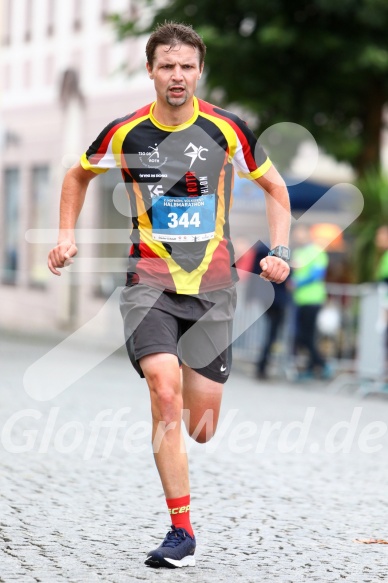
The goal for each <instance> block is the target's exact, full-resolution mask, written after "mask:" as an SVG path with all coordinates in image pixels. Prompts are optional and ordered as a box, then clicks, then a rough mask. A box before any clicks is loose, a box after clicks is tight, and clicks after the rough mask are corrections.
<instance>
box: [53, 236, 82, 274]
mask: <svg viewBox="0 0 388 583" xmlns="http://www.w3.org/2000/svg"><path fill="white" fill-rule="evenodd" d="M77 252H78V249H77V247H76V246H75V244H74V243H73V242H72V241H70V240H65V241H61V243H58V245H57V246H56V247H54V248H53V249H51V251H50V253H49V254H48V262H47V265H48V268H49V270H50V271H51V272H52V273H53V274H54V275H61V272H60V271H58V269H57V268H60V269H61V268H62V267H66V266H67V265H70V264H71V263H73V260H72V259H71V258H72V257H74V256H75V255H77Z"/></svg>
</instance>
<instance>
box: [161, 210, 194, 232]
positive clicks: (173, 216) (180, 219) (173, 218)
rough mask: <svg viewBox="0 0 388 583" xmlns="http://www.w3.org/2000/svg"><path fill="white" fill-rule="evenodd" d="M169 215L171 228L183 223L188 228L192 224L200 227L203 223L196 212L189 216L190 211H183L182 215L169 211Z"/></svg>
mask: <svg viewBox="0 0 388 583" xmlns="http://www.w3.org/2000/svg"><path fill="white" fill-rule="evenodd" d="M167 216H168V218H169V219H170V221H169V222H168V223H167V225H168V227H169V228H170V229H175V228H176V227H178V225H181V226H182V227H184V228H188V227H189V226H190V225H192V226H193V227H196V228H199V227H200V225H201V220H200V217H199V213H194V214H193V215H192V216H191V217H190V216H189V213H183V214H181V215H180V216H178V214H177V213H169V214H168V215H167Z"/></svg>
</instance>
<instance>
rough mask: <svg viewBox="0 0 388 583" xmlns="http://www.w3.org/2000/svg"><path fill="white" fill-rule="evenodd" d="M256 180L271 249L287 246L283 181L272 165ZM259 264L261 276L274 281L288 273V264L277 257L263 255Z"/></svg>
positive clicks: (287, 202)
mask: <svg viewBox="0 0 388 583" xmlns="http://www.w3.org/2000/svg"><path fill="white" fill-rule="evenodd" d="M256 182H257V184H258V185H259V186H260V188H262V189H263V191H264V194H265V202H266V210H267V221H268V227H269V234H270V240H271V249H273V248H274V247H277V246H278V245H284V246H285V247H288V245H289V235H290V224H291V208H290V199H289V196H288V191H287V187H286V185H285V182H284V180H283V178H282V177H281V176H280V174H279V172H278V171H277V170H276V168H275V167H274V166H273V165H271V166H270V168H269V169H268V170H267V172H266V173H265V174H263V176H260V177H259V178H256ZM260 266H261V268H262V270H263V272H262V274H261V277H262V278H263V279H266V280H267V281H272V282H274V283H281V282H282V281H284V280H285V279H286V278H287V277H288V275H289V273H290V267H289V265H288V264H287V263H286V261H283V259H280V258H279V257H274V256H269V257H265V258H264V259H262V260H261V262H260Z"/></svg>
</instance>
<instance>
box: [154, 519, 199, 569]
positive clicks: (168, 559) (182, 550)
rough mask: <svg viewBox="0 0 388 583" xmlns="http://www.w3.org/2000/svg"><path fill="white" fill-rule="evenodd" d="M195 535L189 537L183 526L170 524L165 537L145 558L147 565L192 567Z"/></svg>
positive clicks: (172, 567)
mask: <svg viewBox="0 0 388 583" xmlns="http://www.w3.org/2000/svg"><path fill="white" fill-rule="evenodd" d="M194 552H195V536H194V537H191V536H190V535H189V533H188V532H187V530H185V529H184V528H176V527H175V526H174V525H172V526H171V530H170V531H169V532H168V533H167V535H166V538H165V539H164V541H163V542H162V544H161V545H160V547H158V548H157V549H155V550H154V551H150V552H149V553H148V556H147V558H146V560H145V564H146V565H148V566H149V567H154V568H158V567H167V568H168V569H175V568H177V567H194V566H195V559H194Z"/></svg>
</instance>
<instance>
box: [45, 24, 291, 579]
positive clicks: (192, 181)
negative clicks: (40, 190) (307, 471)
mask: <svg viewBox="0 0 388 583" xmlns="http://www.w3.org/2000/svg"><path fill="white" fill-rule="evenodd" d="M205 52H206V47H205V45H204V43H203V41H202V39H201V37H200V36H199V35H198V34H197V33H196V32H195V31H194V30H193V29H192V28H191V27H189V26H185V25H182V24H178V23H173V22H172V23H165V24H163V25H161V26H159V27H158V28H157V29H156V30H155V31H154V32H153V33H152V34H151V36H150V38H149V41H148V43H147V47H146V56H147V65H146V66H147V71H148V75H149V77H150V79H152V80H153V82H154V86H155V91H156V101H155V102H154V103H152V104H150V105H146V106H145V107H142V108H141V109H139V110H137V111H135V112H134V113H131V114H129V115H126V116H125V117H122V118H120V119H116V120H115V121H113V122H112V123H111V124H109V125H108V126H107V127H106V128H105V129H104V130H103V131H102V132H101V133H100V135H99V136H98V137H97V139H96V140H95V142H93V144H92V145H91V146H90V147H89V149H88V150H87V152H86V153H85V154H84V155H83V156H82V158H81V161H80V164H77V165H75V166H74V167H73V168H71V169H70V170H69V171H68V172H67V174H66V176H65V179H64V183H63V188H62V195H61V212H60V230H59V239H58V244H57V246H56V247H55V248H54V249H52V250H51V251H50V253H49V259H48V265H49V268H50V270H51V271H52V272H53V273H54V274H56V275H60V272H59V271H58V268H61V267H64V265H65V262H66V261H71V258H72V257H73V256H74V255H75V254H76V253H77V247H76V242H75V238H74V228H75V225H76V221H77V218H78V216H79V213H80V211H81V208H82V205H83V202H84V198H85V193H86V190H87V187H88V184H89V182H90V180H91V179H92V178H94V177H95V176H96V175H97V174H99V173H101V172H106V171H108V170H109V168H113V167H120V168H121V171H122V176H123V180H124V182H125V185H126V188H127V191H128V195H129V198H130V203H131V209H132V223H133V230H132V233H131V240H132V243H133V245H132V247H131V250H130V255H129V267H128V274H127V283H126V287H125V288H124V290H123V292H122V296H121V311H122V314H123V318H124V325H125V335H126V344H127V349H128V353H129V356H130V359H131V361H132V363H133V365H134V367H135V368H136V370H137V371H138V372H139V374H140V376H142V377H145V379H146V381H147V384H148V387H149V391H150V398H151V411H152V421H153V432H152V439H153V449H154V457H155V462H156V465H157V469H158V472H159V475H160V478H161V482H162V485H163V489H164V493H165V496H166V501H167V506H168V509H169V513H170V517H171V522H172V527H171V530H170V531H169V532H168V534H167V536H166V538H165V539H164V541H163V542H162V544H161V545H160V547H158V548H157V549H155V550H153V551H151V552H150V553H149V554H148V556H147V559H146V564H147V565H149V566H151V567H168V568H174V567H183V566H193V565H195V559H194V551H195V544H196V542H195V536H194V532H193V528H192V526H191V522H190V488H189V476H188V462H187V455H186V450H185V445H184V439H183V434H182V430H181V421H182V417H183V418H184V422H185V424H186V427H187V430H188V432H189V434H190V435H191V436H192V437H193V438H194V439H196V441H198V442H201V443H204V442H205V441H207V440H209V439H210V438H211V437H212V436H213V434H214V432H215V430H216V426H217V422H218V416H219V410H220V404H221V396H222V389H223V384H224V383H225V381H226V380H227V378H228V375H229V371H230V365H231V354H230V350H229V345H230V342H231V321H232V318H233V313H234V307H235V282H236V280H237V277H236V270H235V269H234V267H233V265H234V253H233V246H232V243H231V240H230V234H229V223H228V217H229V210H230V207H231V200H232V187H233V169H234V168H236V169H237V171H238V172H239V174H240V175H242V176H246V177H247V178H249V179H252V180H256V181H257V182H258V184H259V185H260V186H261V187H262V188H263V189H264V191H265V192H266V203H267V216H268V222H269V228H270V236H271V248H272V251H271V252H270V255H269V256H268V257H266V258H265V259H264V260H263V261H262V263H261V267H262V270H263V272H262V277H263V278H264V279H266V280H268V281H272V282H275V283H278V282H282V281H284V279H286V277H287V276H288V274H289V267H288V264H287V262H286V260H285V259H288V248H287V247H286V246H287V244H288V235H289V223H290V213H289V199H288V193H287V189H286V187H285V185H284V182H283V180H282V179H281V177H280V176H279V174H278V172H277V171H276V170H275V168H274V167H273V165H272V164H271V162H270V160H269V159H268V158H267V156H266V154H265V152H264V151H263V149H262V148H261V147H260V145H259V144H258V143H257V140H256V138H255V137H254V135H253V133H252V132H251V131H250V130H249V129H248V127H247V126H246V124H245V123H244V122H243V121H241V120H240V119H239V118H238V117H237V116H236V115H234V114H232V113H230V112H228V111H225V110H222V109H220V108H218V107H216V106H214V105H211V104H209V103H206V102H204V101H202V100H199V99H197V98H196V97H195V96H194V92H195V89H196V87H197V82H198V79H200V77H201V74H202V71H203V66H204V57H205ZM180 365H181V366H180ZM204 420H205V421H206V422H205V423H203V421H204Z"/></svg>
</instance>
